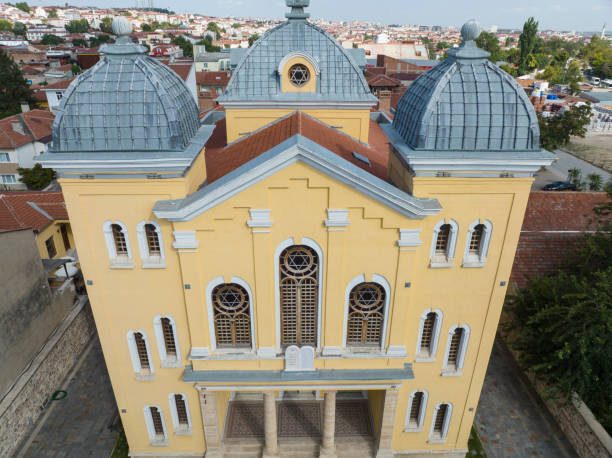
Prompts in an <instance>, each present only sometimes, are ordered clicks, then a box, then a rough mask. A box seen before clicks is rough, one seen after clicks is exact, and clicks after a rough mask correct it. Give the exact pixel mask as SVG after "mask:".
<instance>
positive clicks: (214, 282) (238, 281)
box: [206, 277, 256, 354]
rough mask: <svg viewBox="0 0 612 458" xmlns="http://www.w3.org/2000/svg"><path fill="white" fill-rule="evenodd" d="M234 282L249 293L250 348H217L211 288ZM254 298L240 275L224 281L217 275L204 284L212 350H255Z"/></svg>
mask: <svg viewBox="0 0 612 458" xmlns="http://www.w3.org/2000/svg"><path fill="white" fill-rule="evenodd" d="M229 283H235V284H237V285H240V286H242V287H243V288H244V289H245V290H246V292H247V293H248V295H249V315H250V317H251V348H250V349H248V348H217V334H216V332H215V308H214V305H213V298H212V292H213V290H214V289H215V288H216V287H217V286H219V285H222V284H229ZM254 300H255V298H254V296H253V291H251V287H250V286H249V284H248V283H247V282H246V281H245V280H243V279H242V278H240V277H231V278H230V281H225V278H223V277H217V278H215V279H213V280H212V281H211V282H210V283H208V285H207V286H206V309H207V311H208V332H209V333H210V348H211V349H212V351H213V352H215V353H218V354H223V353H232V354H237V353H245V354H252V353H253V352H255V348H256V346H255V302H254Z"/></svg>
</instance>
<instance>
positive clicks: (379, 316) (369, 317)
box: [347, 283, 385, 345]
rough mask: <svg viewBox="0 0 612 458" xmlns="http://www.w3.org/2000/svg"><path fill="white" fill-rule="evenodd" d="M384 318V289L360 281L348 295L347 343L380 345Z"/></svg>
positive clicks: (374, 284) (375, 284) (376, 284)
mask: <svg viewBox="0 0 612 458" xmlns="http://www.w3.org/2000/svg"><path fill="white" fill-rule="evenodd" d="M384 318H385V290H384V289H383V287H382V286H380V285H379V284H378V283H361V284H359V285H357V286H355V287H354V288H353V289H352V291H351V293H350V295H349V315H348V332H347V344H348V345H380V344H381V343H382V334H383V323H384Z"/></svg>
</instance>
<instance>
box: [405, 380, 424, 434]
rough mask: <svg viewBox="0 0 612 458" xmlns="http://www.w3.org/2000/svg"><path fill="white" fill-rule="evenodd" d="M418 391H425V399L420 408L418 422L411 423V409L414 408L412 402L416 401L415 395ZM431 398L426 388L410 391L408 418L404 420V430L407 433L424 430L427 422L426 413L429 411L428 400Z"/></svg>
mask: <svg viewBox="0 0 612 458" xmlns="http://www.w3.org/2000/svg"><path fill="white" fill-rule="evenodd" d="M418 392H421V393H423V401H422V402H421V409H420V410H419V415H418V420H417V424H416V426H415V425H411V424H410V411H411V410H412V403H413V402H414V395H415V394H417V393H418ZM428 400H429V393H428V392H427V390H424V389H416V390H414V391H413V392H412V393H410V398H409V399H408V409H407V410H406V420H405V422H404V432H406V433H418V432H421V431H422V430H423V424H424V423H425V413H426V412H427V401H428Z"/></svg>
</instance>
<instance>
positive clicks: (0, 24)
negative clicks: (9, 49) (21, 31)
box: [0, 19, 13, 32]
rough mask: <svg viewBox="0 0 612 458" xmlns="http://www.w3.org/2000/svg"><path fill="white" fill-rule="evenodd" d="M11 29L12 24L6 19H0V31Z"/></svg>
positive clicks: (9, 30)
mask: <svg viewBox="0 0 612 458" xmlns="http://www.w3.org/2000/svg"><path fill="white" fill-rule="evenodd" d="M12 30H13V24H11V23H10V22H9V21H7V20H6V19H0V32H11V31H12Z"/></svg>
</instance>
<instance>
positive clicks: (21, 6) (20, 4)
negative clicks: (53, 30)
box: [15, 2, 30, 13]
mask: <svg viewBox="0 0 612 458" xmlns="http://www.w3.org/2000/svg"><path fill="white" fill-rule="evenodd" d="M15 8H19V9H20V10H21V11H23V12H25V13H29V12H30V6H29V5H28V4H27V3H26V2H18V3H15Z"/></svg>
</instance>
